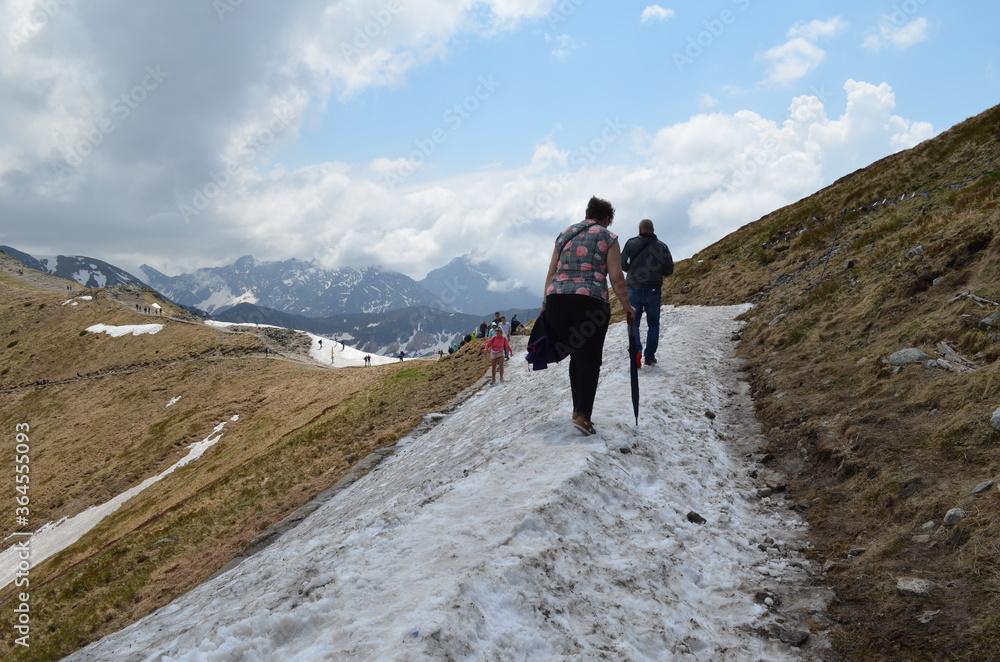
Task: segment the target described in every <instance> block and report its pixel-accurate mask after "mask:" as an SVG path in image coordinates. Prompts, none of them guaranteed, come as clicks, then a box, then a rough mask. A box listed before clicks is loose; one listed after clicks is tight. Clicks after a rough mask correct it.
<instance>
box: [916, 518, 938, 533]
mask: <svg viewBox="0 0 1000 662" xmlns="http://www.w3.org/2000/svg"><path fill="white" fill-rule="evenodd" d="M936 526H937V522H935V521H934V520H931V521H929V522H924V525H923V526H922V527H920V528H922V529H923V530H924V531H930V530H931V529H933V528H934V527H936Z"/></svg>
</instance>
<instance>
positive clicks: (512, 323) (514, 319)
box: [510, 313, 521, 335]
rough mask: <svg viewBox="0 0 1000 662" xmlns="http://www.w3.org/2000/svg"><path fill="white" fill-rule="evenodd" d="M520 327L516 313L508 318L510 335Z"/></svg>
mask: <svg viewBox="0 0 1000 662" xmlns="http://www.w3.org/2000/svg"><path fill="white" fill-rule="evenodd" d="M519 326H521V320H519V319H517V313H514V316H513V317H511V318H510V335H514V334H515V333H517V327H519Z"/></svg>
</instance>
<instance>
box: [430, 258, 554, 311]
mask: <svg viewBox="0 0 1000 662" xmlns="http://www.w3.org/2000/svg"><path fill="white" fill-rule="evenodd" d="M502 273H503V272H502V271H501V270H500V269H499V268H498V267H496V266H495V265H493V264H491V263H489V262H485V261H480V262H476V261H475V260H474V259H473V257H472V256H470V255H463V256H461V257H456V258H455V259H454V260H452V261H451V262H449V263H448V264H446V265H445V266H443V267H441V268H439V269H434V270H433V271H431V272H430V273H428V274H427V276H426V277H425V278H424V279H423V280H421V281H418V282H419V283H420V285H423V286H424V288H425V289H426V290H428V291H429V292H431V294H433V295H434V301H435V305H437V307H441V306H442V305H443V306H447V307H449V308H453V309H455V310H460V311H462V312H464V313H471V314H473V315H489V316H490V319H492V315H493V312H494V311H497V310H506V309H510V308H537V306H538V303H539V300H540V298H541V292H540V291H536V290H539V289H540V287H541V280H542V276H544V275H545V274H531V275H529V277H528V278H526V279H513V280H508V279H506V278H504V277H503V275H502ZM519 280H527V281H528V282H529V283H531V284H536V285H538V287H537V288H535V289H529V288H527V287H525V286H524V285H522V284H520V283H519V282H517V281H519ZM536 280H537V281H538V283H535V281H536ZM438 304H441V305H438Z"/></svg>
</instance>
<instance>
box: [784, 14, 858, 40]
mask: <svg viewBox="0 0 1000 662" xmlns="http://www.w3.org/2000/svg"><path fill="white" fill-rule="evenodd" d="M846 27H847V21H845V20H844V19H843V18H841V17H840V16H835V17H833V18H831V19H827V20H825V21H821V20H819V19H816V20H812V21H809V22H808V23H796V24H795V25H793V26H792V28H791V29H790V30H789V31H788V36H789V37H802V38H803V39H809V40H813V41H815V40H816V39H819V38H820V37H835V36H837V35H838V34H840V33H841V32H842V31H843V30H844V29H845V28H846Z"/></svg>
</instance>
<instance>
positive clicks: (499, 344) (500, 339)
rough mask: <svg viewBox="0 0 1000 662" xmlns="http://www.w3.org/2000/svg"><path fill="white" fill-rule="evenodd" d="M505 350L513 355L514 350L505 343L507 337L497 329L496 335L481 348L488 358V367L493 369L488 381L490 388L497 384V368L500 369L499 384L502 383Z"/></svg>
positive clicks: (501, 330)
mask: <svg viewBox="0 0 1000 662" xmlns="http://www.w3.org/2000/svg"><path fill="white" fill-rule="evenodd" d="M505 349H506V350H507V351H508V352H510V353H511V354H513V353H514V350H513V349H511V346H510V343H509V342H507V337H506V336H504V334H503V329H501V328H500V327H497V332H496V335H495V336H493V337H492V338H490V339H489V340H487V341H486V347H484V348H483V353H484V354H488V355H489V357H490V367H491V368H492V369H493V377H492V379H491V380H490V385H491V386H492V385H493V384H496V383H497V366H499V367H500V383H501V384H502V383H503V364H504V350H505Z"/></svg>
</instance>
